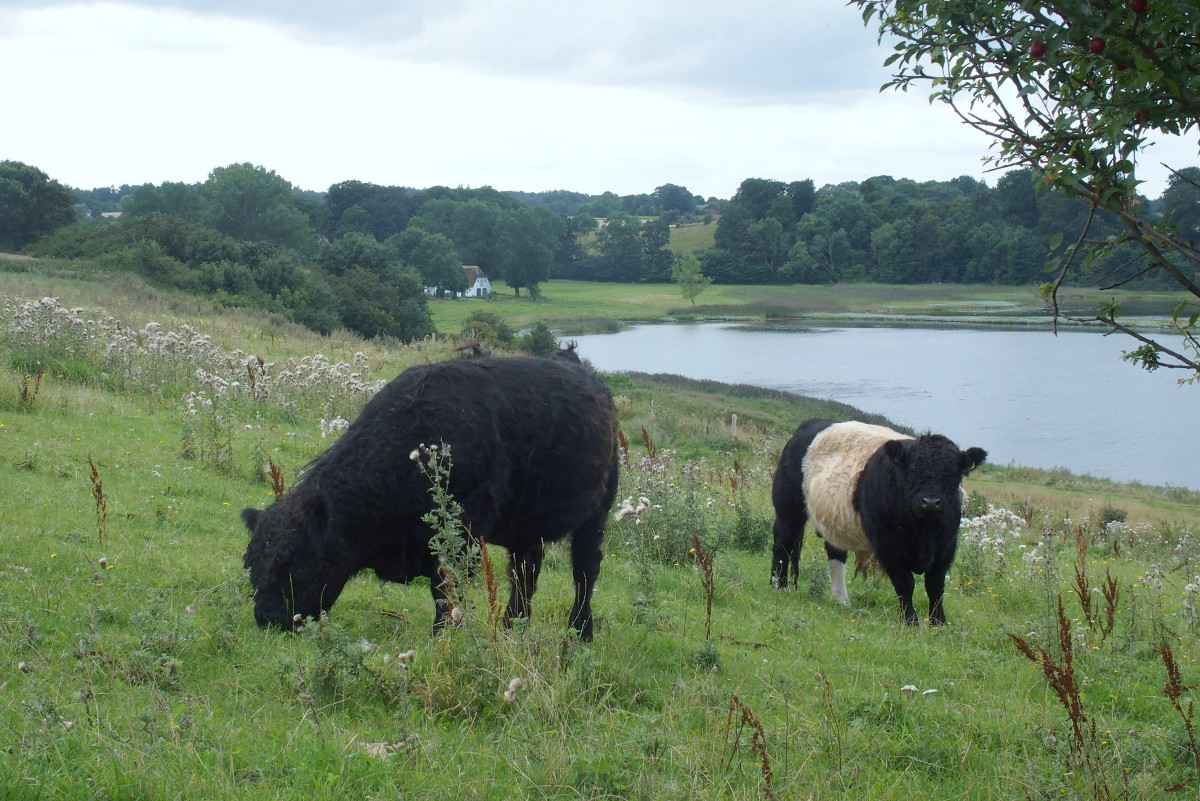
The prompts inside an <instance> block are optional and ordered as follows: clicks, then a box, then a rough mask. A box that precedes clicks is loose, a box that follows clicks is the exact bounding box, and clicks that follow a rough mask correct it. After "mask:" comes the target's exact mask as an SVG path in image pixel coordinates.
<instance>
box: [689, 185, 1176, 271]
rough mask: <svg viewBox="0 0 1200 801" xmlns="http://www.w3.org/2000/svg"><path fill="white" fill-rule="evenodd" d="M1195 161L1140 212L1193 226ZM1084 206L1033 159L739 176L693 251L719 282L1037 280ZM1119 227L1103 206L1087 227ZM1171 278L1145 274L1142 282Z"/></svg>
mask: <svg viewBox="0 0 1200 801" xmlns="http://www.w3.org/2000/svg"><path fill="white" fill-rule="evenodd" d="M1198 178H1200V169H1197V168H1195V167H1191V168H1187V169H1184V170H1181V171H1180V172H1179V173H1178V174H1177V175H1175V176H1173V177H1172V179H1171V182H1170V185H1169V186H1168V188H1167V190H1166V191H1165V192H1164V193H1163V195H1162V197H1161V198H1159V199H1158V200H1157V201H1155V202H1154V203H1150V202H1149V201H1146V205H1147V207H1148V208H1149V209H1150V211H1149V212H1148V213H1151V214H1154V215H1156V216H1158V217H1166V218H1169V219H1170V220H1171V221H1172V222H1173V223H1174V224H1175V225H1176V226H1178V227H1179V228H1180V229H1181V230H1184V231H1190V232H1191V235H1193V236H1194V235H1196V234H1197V233H1198V228H1197V226H1198V224H1200V219H1198V218H1200V204H1198V203H1197V200H1198V199H1200V192H1198V190H1197V179H1198ZM1090 212H1091V209H1090V207H1089V205H1088V203H1086V202H1085V201H1083V200H1081V199H1079V198H1075V197H1071V196H1069V195H1066V194H1064V193H1061V192H1052V191H1049V190H1048V187H1047V186H1046V185H1045V182H1044V181H1042V180H1041V176H1040V175H1038V174H1037V173H1035V171H1033V170H1031V169H1028V168H1026V169H1018V170H1012V171H1010V172H1007V173H1005V174H1004V175H1003V176H1001V177H1000V179H999V180H998V181H997V182H996V186H995V188H991V187H989V186H987V185H986V184H984V183H982V182H980V181H977V180H975V179H973V178H970V177H967V176H962V177H959V178H955V179H953V180H950V181H927V182H924V183H918V182H916V181H911V180H908V179H896V178H892V177H890V176H878V177H874V178H868V179H867V180H865V181H863V182H861V183H843V184H837V185H829V186H824V187H822V188H821V189H814V187H813V183H812V182H811V181H798V182H793V183H784V182H782V181H773V180H764V179H757V178H752V179H748V180H746V181H743V182H742V184H741V186H740V187H739V188H738V191H737V193H736V194H735V195H734V197H733V198H732V199H730V200H729V202H728V203H726V204H725V208H724V213H723V214H722V216H721V219H720V222H719V223H718V225H717V229H716V237H715V247H713V248H712V249H710V250H708V251H706V252H703V253H701V254H699V257H700V261H701V264H702V267H703V272H704V274H705V275H706V276H708V277H709V278H711V279H712V280H714V281H716V282H718V283H737V284H743V283H750V284H761V283H779V284H793V283H806V284H820V283H833V282H838V281H872V282H879V283H932V282H947V283H986V284H1007V285H1019V284H1028V283H1041V282H1043V281H1045V280H1046V279H1045V274H1044V264H1045V262H1046V257H1047V252H1048V250H1049V249H1050V246H1049V243H1050V242H1052V241H1054V240H1056V239H1059V238H1065V239H1067V240H1072V239H1073V238H1075V237H1077V236H1079V234H1080V232H1082V231H1083V230H1084V228H1085V226H1086V225H1087V223H1088V218H1089V215H1090ZM1123 231H1124V226H1123V225H1122V224H1121V222H1120V221H1119V220H1118V219H1116V217H1115V216H1112V215H1104V214H1100V215H1099V218H1098V219H1097V220H1096V221H1093V223H1092V225H1091V228H1090V230H1089V231H1088V236H1090V237H1094V238H1097V239H1100V240H1102V241H1103V240H1108V239H1112V240H1116V239H1117V238H1118V237H1120V236H1121V234H1122V233H1123ZM1134 247H1135V246H1132V245H1123V246H1119V247H1116V248H1114V249H1112V251H1111V252H1109V253H1108V254H1107V255H1106V257H1105V258H1103V259H1098V260H1096V261H1095V262H1094V263H1093V264H1092V265H1090V270H1091V273H1090V275H1091V276H1092V277H1096V276H1099V275H1101V274H1103V273H1104V272H1105V271H1106V270H1108V269H1110V268H1112V267H1113V266H1114V265H1117V264H1120V263H1121V262H1122V261H1123V260H1125V259H1128V258H1130V257H1131V255H1132V251H1133V249H1134ZM1156 280H1157V283H1158V284H1162V285H1163V286H1169V284H1167V283H1165V282H1163V281H1162V279H1161V278H1159V277H1156V278H1153V279H1152V278H1149V277H1145V276H1143V277H1142V278H1139V279H1137V280H1136V281H1135V282H1134V285H1137V286H1141V287H1143V288H1150V287H1153V286H1157V284H1156V283H1155V281H1156Z"/></svg>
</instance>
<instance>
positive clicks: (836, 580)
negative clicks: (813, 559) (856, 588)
mask: <svg viewBox="0 0 1200 801" xmlns="http://www.w3.org/2000/svg"><path fill="white" fill-rule="evenodd" d="M825 556H827V557H828V558H829V589H830V591H831V592H832V593H833V600H835V601H837V602H838V603H839V604H841V605H842V606H849V605H850V593H849V592H847V591H846V557H847V552H846V551H843V550H841V549H840V548H834V547H833V546H832V545H830V544H829V543H828V542H826V543H825Z"/></svg>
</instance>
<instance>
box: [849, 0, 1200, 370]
mask: <svg viewBox="0 0 1200 801" xmlns="http://www.w3.org/2000/svg"><path fill="white" fill-rule="evenodd" d="M851 2H852V3H853V4H854V5H856V6H858V7H859V9H860V10H861V11H862V13H863V20H864V22H866V23H867V24H868V25H870V24H872V23H874V24H876V25H877V26H878V29H879V38H880V42H881V43H889V44H890V45H891V47H892V50H893V52H892V54H891V55H890V56H889V57H888V58H887V59H886V61H885V62H884V63H885V64H886V65H887V66H890V67H892V68H893V69H894V70H895V73H894V75H893V78H892V79H891V80H890V81H889V82H888V83H886V84H885V85H884V87H883V88H884V89H895V90H901V91H908V89H909V88H911V87H914V86H922V85H924V86H928V87H929V89H930V91H931V93H930V96H929V99H930V102H935V101H940V102H944V103H947V104H949V105H950V106H951V108H952V109H953V110H954V111H955V113H956V114H957V115H958V116H959V118H960V119H961V120H962V121H963V122H964V123H966V124H967V125H970V126H971V127H972V128H974V129H976V130H978V131H980V132H982V133H983V134H985V135H987V136H988V137H989V138H991V139H992V145H993V147H992V152H991V153H990V154H989V155H988V156H987V157H986V158H985V162H987V163H989V164H991V165H993V166H994V167H995V168H996V169H1003V168H1007V167H1031V168H1033V169H1034V170H1035V173H1036V174H1037V175H1039V176H1040V177H1041V180H1042V181H1044V183H1045V185H1046V186H1047V187H1052V188H1055V189H1058V190H1061V191H1066V192H1068V193H1070V194H1073V195H1076V196H1079V197H1082V198H1084V199H1086V200H1087V201H1088V202H1090V203H1091V204H1092V205H1093V207H1094V208H1095V209H1098V210H1103V211H1106V212H1110V213H1113V214H1115V215H1117V216H1118V217H1119V218H1120V219H1121V220H1122V221H1123V222H1124V223H1125V225H1126V227H1127V229H1128V234H1127V236H1126V237H1124V238H1123V239H1122V240H1121V242H1125V243H1128V242H1134V243H1137V244H1138V245H1139V246H1140V255H1139V257H1138V258H1137V259H1136V260H1134V262H1132V263H1129V264H1127V265H1125V267H1124V269H1125V270H1126V272H1125V273H1124V274H1123V275H1118V276H1115V277H1112V276H1110V277H1109V280H1107V281H1106V286H1108V287H1115V286H1121V285H1123V284H1125V283H1127V282H1128V281H1130V280H1133V279H1134V278H1136V277H1138V276H1140V275H1142V274H1145V273H1146V272H1150V271H1161V272H1162V273H1164V274H1165V275H1167V276H1169V277H1170V279H1171V280H1172V281H1173V282H1175V283H1176V284H1178V286H1179V287H1180V288H1181V289H1182V290H1184V291H1186V292H1188V293H1189V294H1190V295H1191V296H1192V298H1195V299H1197V300H1200V284H1198V282H1197V271H1198V269H1200V245H1198V244H1197V241H1196V240H1197V238H1198V236H1200V231H1197V229H1196V228H1195V227H1183V228H1180V227H1177V226H1176V225H1175V224H1174V222H1173V221H1172V220H1171V219H1170V218H1161V217H1158V216H1155V215H1153V214H1151V213H1150V212H1149V211H1147V210H1146V206H1145V204H1144V201H1143V198H1141V197H1140V195H1139V194H1138V191H1137V187H1138V185H1139V183H1140V182H1139V180H1138V178H1137V162H1138V159H1139V158H1140V157H1141V156H1142V155H1143V153H1144V151H1145V150H1146V149H1147V147H1149V146H1150V145H1152V144H1153V142H1154V141H1155V139H1156V138H1158V137H1160V136H1164V135H1173V136H1187V135H1195V134H1196V132H1197V129H1198V128H1200V14H1197V13H1196V6H1195V0H1044V1H1041V2H1033V1H1031V0H851ZM1175 166H1181V167H1182V166H1183V165H1175ZM1175 177H1180V176H1179V174H1178V173H1176V175H1175V176H1174V177H1173V178H1172V180H1175ZM1115 244H1117V243H1113V242H1089V241H1086V239H1084V238H1081V239H1080V240H1079V241H1077V242H1076V243H1074V244H1073V245H1069V246H1067V247H1065V248H1061V249H1060V247H1059V246H1060V245H1061V243H1055V244H1054V246H1053V247H1052V248H1051V251H1052V255H1053V257H1054V262H1053V263H1052V264H1053V267H1050V269H1056V270H1057V271H1058V276H1057V278H1056V280H1055V281H1052V282H1050V283H1048V284H1046V285H1045V286H1044V287H1043V288H1042V289H1043V291H1044V292H1045V293H1046V296H1047V298H1048V300H1049V301H1050V303H1051V305H1052V308H1053V309H1054V312H1055V315H1056V319H1071V320H1078V321H1080V322H1087V323H1097V324H1101V325H1104V326H1107V327H1108V329H1109V330H1111V331H1117V332H1121V333H1125V334H1128V335H1130V336H1132V337H1133V338H1134V339H1136V340H1137V341H1138V342H1139V343H1140V344H1139V345H1138V347H1136V348H1134V349H1133V350H1131V351H1128V352H1126V354H1125V358H1126V359H1128V360H1130V361H1132V362H1134V363H1136V364H1139V365H1140V366H1142V367H1143V368H1145V369H1147V370H1155V369H1158V368H1160V367H1166V368H1176V369H1181V370H1184V371H1185V372H1186V374H1187V378H1185V379H1184V380H1186V381H1189V382H1194V381H1197V380H1200V347H1198V342H1197V337H1196V335H1195V332H1196V328H1197V317H1198V316H1200V315H1198V314H1197V312H1198V311H1200V305H1197V302H1196V300H1188V301H1187V302H1185V303H1183V304H1181V305H1180V307H1179V308H1178V309H1176V311H1175V314H1174V316H1173V324H1172V329H1173V331H1174V333H1176V334H1178V335H1179V337H1180V338H1181V344H1180V345H1179V346H1178V347H1176V346H1167V345H1165V344H1163V343H1162V342H1161V341H1158V340H1156V338H1155V336H1149V335H1146V334H1145V333H1140V332H1137V331H1135V330H1134V329H1133V328H1132V327H1130V326H1128V325H1126V324H1124V323H1122V322H1120V321H1119V320H1118V315H1119V308H1118V307H1117V306H1116V305H1114V304H1107V305H1104V306H1102V307H1101V308H1100V310H1099V311H1098V313H1097V314H1096V315H1095V316H1092V317H1071V316H1070V315H1068V314H1067V313H1065V312H1064V311H1062V310H1061V309H1060V308H1059V306H1058V302H1057V293H1058V290H1059V288H1060V287H1061V286H1062V283H1063V280H1064V279H1065V278H1066V277H1067V275H1068V274H1069V273H1071V271H1073V270H1077V269H1078V268H1079V264H1080V263H1081V262H1085V263H1086V262H1087V261H1088V260H1089V258H1090V257H1094V256H1096V255H1097V254H1099V253H1103V252H1108V251H1110V250H1111V249H1112V248H1113V246H1114V245H1115ZM1156 336H1157V335H1156Z"/></svg>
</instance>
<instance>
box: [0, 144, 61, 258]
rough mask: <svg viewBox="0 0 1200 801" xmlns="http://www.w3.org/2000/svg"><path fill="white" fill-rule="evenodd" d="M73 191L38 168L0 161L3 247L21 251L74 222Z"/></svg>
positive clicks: (0, 247)
mask: <svg viewBox="0 0 1200 801" xmlns="http://www.w3.org/2000/svg"><path fill="white" fill-rule="evenodd" d="M74 204H75V198H74V196H73V195H72V194H71V190H70V189H68V188H67V187H65V186H63V185H62V184H60V183H59V182H58V181H55V180H53V179H51V178H50V176H49V175H47V174H46V173H44V172H42V171H41V170H39V169H38V168H37V167H33V166H30V165H28V164H24V163H22V162H20V161H0V250H20V249H21V248H23V247H25V246H26V245H28V244H29V243H30V242H32V241H34V240H35V239H37V238H38V237H40V236H42V235H43V234H48V233H50V232H51V231H54V230H56V229H58V228H62V227H63V226H67V225H70V224H71V223H72V222H74V221H75V209H74Z"/></svg>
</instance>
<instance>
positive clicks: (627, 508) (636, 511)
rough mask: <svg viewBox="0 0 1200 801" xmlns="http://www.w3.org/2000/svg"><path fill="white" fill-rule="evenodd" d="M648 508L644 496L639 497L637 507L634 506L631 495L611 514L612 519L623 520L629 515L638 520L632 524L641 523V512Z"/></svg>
mask: <svg viewBox="0 0 1200 801" xmlns="http://www.w3.org/2000/svg"><path fill="white" fill-rule="evenodd" d="M649 508H651V506H650V499H649V498H647V497H646V496H644V495H643V496H641V497H639V498H638V502H637V506H634V504H633V496H632V495H631V496H629V497H628V498H626V499H625V500H623V501H621V508H620V509H618V510H617V511H616V512H614V513H613V519H614V520H624V519H625V518H626V517H628V516H629V515H634V516H635V517H637V518H638V519H637V520H635V521H634V522H635V523H641V522H642V521H641V517H640V515H641V514H642V512H644V511H646V510H647V509H649Z"/></svg>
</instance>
